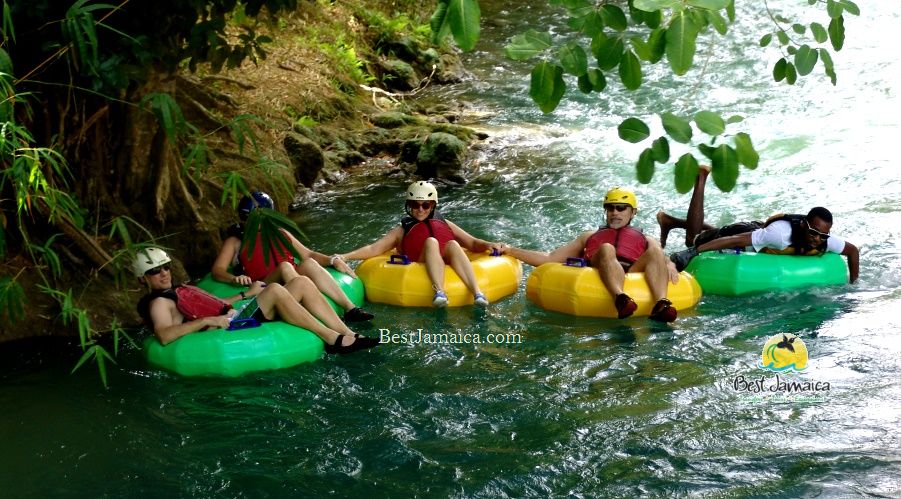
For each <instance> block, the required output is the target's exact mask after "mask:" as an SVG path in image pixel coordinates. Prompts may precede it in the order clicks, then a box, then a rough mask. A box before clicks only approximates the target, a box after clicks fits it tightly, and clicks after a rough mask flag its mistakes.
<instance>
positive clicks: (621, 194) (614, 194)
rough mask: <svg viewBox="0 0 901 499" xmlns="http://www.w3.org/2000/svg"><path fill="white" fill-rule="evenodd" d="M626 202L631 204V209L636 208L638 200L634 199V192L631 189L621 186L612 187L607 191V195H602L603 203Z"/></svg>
mask: <svg viewBox="0 0 901 499" xmlns="http://www.w3.org/2000/svg"><path fill="white" fill-rule="evenodd" d="M619 203H622V204H627V205H629V206H631V207H632V208H633V209H636V210H637V209H638V201H637V200H636V199H635V193H634V192H632V191H627V190H625V189H623V188H622V187H614V188H613V189H610V190H609V191H607V195H606V196H604V204H605V205H607V204H619Z"/></svg>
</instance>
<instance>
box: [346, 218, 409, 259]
mask: <svg viewBox="0 0 901 499" xmlns="http://www.w3.org/2000/svg"><path fill="white" fill-rule="evenodd" d="M403 235H404V229H403V227H401V226H397V227H395V228H393V229H391V230H389V231H388V233H387V234H385V235H384V236H382V237H381V238H379V239H378V240H377V241H375V242H374V243H371V244H367V245H366V246H362V247H359V248H357V249H355V250H353V251H349V252H347V253H341V254H338V255H335V256H337V257H339V258H341V259H343V260H365V259H367V258H372V257H374V256H379V255H382V254H384V253H387V252H388V251H390V250H391V249H392V248H394V247H396V246H397V245H398V244H399V243H400V238H401V237H402V236H403Z"/></svg>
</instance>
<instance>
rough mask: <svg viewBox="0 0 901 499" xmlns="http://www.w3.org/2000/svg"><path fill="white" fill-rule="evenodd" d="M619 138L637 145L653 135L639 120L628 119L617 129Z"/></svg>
mask: <svg viewBox="0 0 901 499" xmlns="http://www.w3.org/2000/svg"><path fill="white" fill-rule="evenodd" d="M616 130H617V132H618V133H619V138H621V139H623V140H625V141H626V142H631V143H633V144H637V143H639V142H641V141H642V140H644V139H646V138H648V136H650V135H651V129H650V128H648V125H646V124H645V122H644V121H641V120H640V119H638V118H635V117H632V118H626V119H625V120H623V122H622V123H620V124H619V126H618V127H616Z"/></svg>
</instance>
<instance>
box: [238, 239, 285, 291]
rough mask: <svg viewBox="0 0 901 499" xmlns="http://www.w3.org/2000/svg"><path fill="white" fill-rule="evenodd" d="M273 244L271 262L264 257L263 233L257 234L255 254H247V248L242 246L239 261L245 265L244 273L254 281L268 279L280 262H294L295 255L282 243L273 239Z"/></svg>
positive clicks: (254, 247) (270, 255)
mask: <svg viewBox="0 0 901 499" xmlns="http://www.w3.org/2000/svg"><path fill="white" fill-rule="evenodd" d="M273 243H274V244H273V246H272V248H271V250H270V253H269V263H266V259H265V258H264V257H263V240H262V237H261V234H257V240H256V243H255V244H254V245H253V254H252V255H248V254H247V248H246V247H243V246H242V247H241V251H240V252H239V253H238V262H239V263H240V264H241V266H242V267H244V274H245V275H247V276H248V277H250V278H251V279H253V280H254V281H262V280H264V279H266V276H268V275H269V274H270V273H271V272H272V271H273V270H275V268H276V267H278V264H280V263H282V262H293V261H294V256H293V255H292V254H291V252H290V251H289V250H288V249H287V248H285V247H284V246H283V245H281V244H280V243H278V242H276V241H273Z"/></svg>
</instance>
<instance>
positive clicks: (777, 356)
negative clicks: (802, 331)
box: [757, 333, 807, 372]
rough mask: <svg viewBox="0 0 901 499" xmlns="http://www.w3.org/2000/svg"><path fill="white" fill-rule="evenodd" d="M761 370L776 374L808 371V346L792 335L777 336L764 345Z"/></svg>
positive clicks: (782, 334)
mask: <svg viewBox="0 0 901 499" xmlns="http://www.w3.org/2000/svg"><path fill="white" fill-rule="evenodd" d="M757 367H759V368H761V369H766V370H768V371H774V372H786V371H789V372H792V371H793V372H800V371H803V370H805V369H807V346H806V345H805V344H804V340H802V339H801V338H800V337H798V336H795V335H793V334H791V333H780V334H775V335H773V336H771V337H770V339H768V340H767V342H766V344H764V345H763V353H761V355H760V365H759V366H757Z"/></svg>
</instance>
